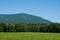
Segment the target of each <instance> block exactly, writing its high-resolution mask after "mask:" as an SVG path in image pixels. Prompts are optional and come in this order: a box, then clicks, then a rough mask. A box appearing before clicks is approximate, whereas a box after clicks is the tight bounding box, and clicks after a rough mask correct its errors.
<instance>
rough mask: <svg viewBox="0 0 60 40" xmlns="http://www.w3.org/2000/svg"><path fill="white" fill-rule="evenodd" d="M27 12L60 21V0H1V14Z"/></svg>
mask: <svg viewBox="0 0 60 40" xmlns="http://www.w3.org/2000/svg"><path fill="white" fill-rule="evenodd" d="M16 13H27V14H32V15H36V16H40V17H43V18H45V19H48V20H50V21H53V22H60V0H0V14H16Z"/></svg>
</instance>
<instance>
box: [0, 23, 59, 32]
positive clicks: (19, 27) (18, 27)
mask: <svg viewBox="0 0 60 40" xmlns="http://www.w3.org/2000/svg"><path fill="white" fill-rule="evenodd" d="M0 32H56V33H60V23H49V24H43V23H41V24H40V23H39V24H35V23H27V24H25V23H0Z"/></svg>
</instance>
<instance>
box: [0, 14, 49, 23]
mask: <svg viewBox="0 0 60 40" xmlns="http://www.w3.org/2000/svg"><path fill="white" fill-rule="evenodd" d="M0 22H10V23H50V21H49V20H46V19H44V18H42V17H38V16H34V15H29V14H25V13H19V14H5V15H4V14H2V15H0Z"/></svg>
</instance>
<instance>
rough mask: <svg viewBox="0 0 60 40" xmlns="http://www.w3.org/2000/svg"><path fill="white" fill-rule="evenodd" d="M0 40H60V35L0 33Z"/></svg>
mask: <svg viewBox="0 0 60 40" xmlns="http://www.w3.org/2000/svg"><path fill="white" fill-rule="evenodd" d="M0 40H60V33H35V32H20V33H0Z"/></svg>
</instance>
